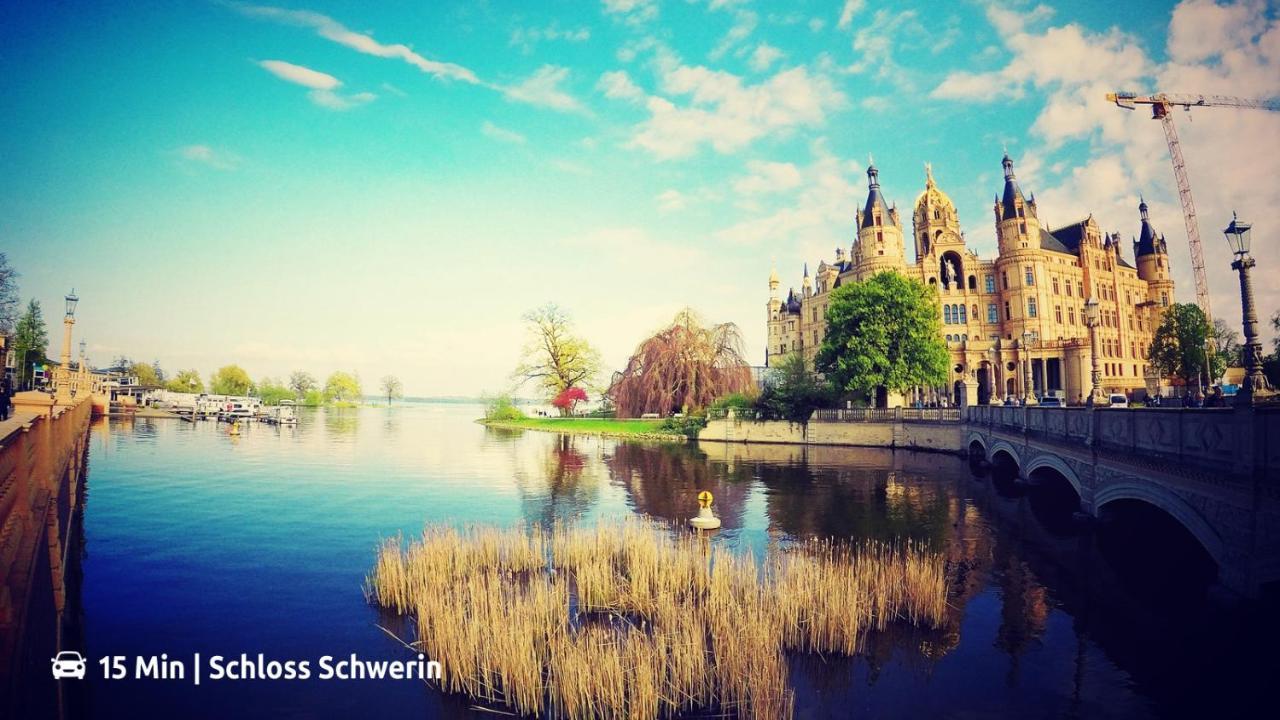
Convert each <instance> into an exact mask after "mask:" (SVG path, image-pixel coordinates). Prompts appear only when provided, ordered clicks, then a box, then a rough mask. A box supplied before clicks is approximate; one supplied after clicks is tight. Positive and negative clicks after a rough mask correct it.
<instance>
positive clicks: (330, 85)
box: [258, 60, 342, 90]
mask: <svg viewBox="0 0 1280 720" xmlns="http://www.w3.org/2000/svg"><path fill="white" fill-rule="evenodd" d="M258 65H261V66H262V67H263V68H264V69H266V70H267V71H268V72H270V73H271V74H272V75H275V76H276V77H278V78H280V79H281V80H287V81H289V82H291V83H294V84H295V85H301V86H303V87H308V88H311V89H312V90H334V89H336V88H337V87H339V86H340V85H342V81H341V80H339V79H338V78H336V77H334V76H332V75H330V74H328V73H322V72H320V71H319V70H312V69H311V68H308V67H303V66H301V65H294V64H293V63H288V62H285V61H283V60H263V61H261V62H259V63H258Z"/></svg>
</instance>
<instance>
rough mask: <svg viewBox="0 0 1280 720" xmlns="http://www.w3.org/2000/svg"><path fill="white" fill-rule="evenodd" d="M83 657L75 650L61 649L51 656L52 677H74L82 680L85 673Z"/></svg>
mask: <svg viewBox="0 0 1280 720" xmlns="http://www.w3.org/2000/svg"><path fill="white" fill-rule="evenodd" d="M85 669H86V668H85V662H84V658H83V657H80V653H78V652H76V651H75V650H63V651H62V652H60V653H58V654H57V655H56V656H54V658H53V679H54V680H61V679H62V678H75V679H76V680H83V679H84V673H85Z"/></svg>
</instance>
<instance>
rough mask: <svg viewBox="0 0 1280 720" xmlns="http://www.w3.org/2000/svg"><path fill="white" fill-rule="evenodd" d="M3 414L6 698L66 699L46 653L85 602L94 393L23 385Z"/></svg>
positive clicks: (37, 708) (4, 702) (18, 701)
mask: <svg viewBox="0 0 1280 720" xmlns="http://www.w3.org/2000/svg"><path fill="white" fill-rule="evenodd" d="M14 406H15V410H16V412H15V413H14V415H13V416H12V417H11V418H10V419H9V420H7V421H5V422H3V423H0V707H8V708H12V709H17V710H18V713H17V715H16V717H23V716H24V710H30V711H31V715H38V714H44V713H46V712H47V710H48V708H50V707H53V706H59V707H61V706H62V702H63V699H62V697H61V687H60V686H59V685H57V684H55V683H54V682H53V681H52V680H51V679H50V677H49V673H48V665H49V658H50V657H52V656H53V654H55V653H56V652H57V650H58V649H59V648H62V647H64V646H74V645H75V644H76V643H74V642H73V643H71V644H68V643H66V642H65V638H64V634H65V632H66V631H67V623H66V621H67V620H68V618H72V619H73V618H74V616H75V615H76V612H69V610H68V600H69V599H70V600H71V602H72V604H75V603H77V602H78V597H79V592H78V591H77V590H76V588H75V587H74V585H75V583H77V582H78V570H77V568H78V564H79V552H78V550H77V549H76V548H78V547H79V542H80V540H79V537H78V529H77V528H78V527H79V525H80V510H81V504H82V500H83V480H84V473H85V458H86V448H87V444H88V438H89V420H90V417H91V415H92V406H93V403H92V400H91V399H90V398H89V397H88V396H85V397H82V398H81V399H80V400H79V401H77V402H75V403H73V404H72V405H70V406H65V407H64V406H55V405H54V404H53V401H52V398H51V397H50V396H49V395H45V394H43V393H21V394H19V395H18V396H17V397H16V398H15V403H14Z"/></svg>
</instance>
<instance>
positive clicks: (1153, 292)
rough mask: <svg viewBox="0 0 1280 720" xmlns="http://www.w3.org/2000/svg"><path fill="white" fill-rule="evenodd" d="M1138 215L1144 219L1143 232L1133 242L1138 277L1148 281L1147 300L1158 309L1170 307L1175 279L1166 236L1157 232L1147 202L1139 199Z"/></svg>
mask: <svg viewBox="0 0 1280 720" xmlns="http://www.w3.org/2000/svg"><path fill="white" fill-rule="evenodd" d="M1138 214H1139V215H1140V216H1141V217H1142V230H1141V231H1140V232H1139V234H1138V239H1137V240H1134V241H1133V255H1134V259H1135V260H1137V263H1138V277H1139V278H1141V279H1142V280H1146V281H1147V300H1148V301H1150V302H1153V303H1155V304H1156V306H1157V307H1161V308H1164V307H1168V306H1169V305H1170V304H1171V303H1172V302H1173V278H1172V277H1171V276H1170V268H1169V247H1168V245H1166V244H1165V241H1164V235H1162V234H1160V233H1158V232H1156V229H1155V226H1153V225H1152V224H1151V218H1150V217H1149V216H1148V215H1147V201H1146V200H1142V199H1139V202H1138Z"/></svg>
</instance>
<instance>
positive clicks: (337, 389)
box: [324, 370, 361, 404]
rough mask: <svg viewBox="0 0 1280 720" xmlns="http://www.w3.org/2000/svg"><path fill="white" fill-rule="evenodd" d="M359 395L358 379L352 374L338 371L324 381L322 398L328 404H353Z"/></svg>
mask: <svg viewBox="0 0 1280 720" xmlns="http://www.w3.org/2000/svg"><path fill="white" fill-rule="evenodd" d="M360 395H361V392H360V378H359V377H358V376H356V375H355V374H354V373H348V372H343V371H341V370H338V371H337V372H334V373H332V374H331V375H329V378H328V379H327V380H325V381H324V397H325V400H326V401H328V402H336V403H344V404H346V403H354V402H356V401H358V400H359V399H360Z"/></svg>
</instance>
